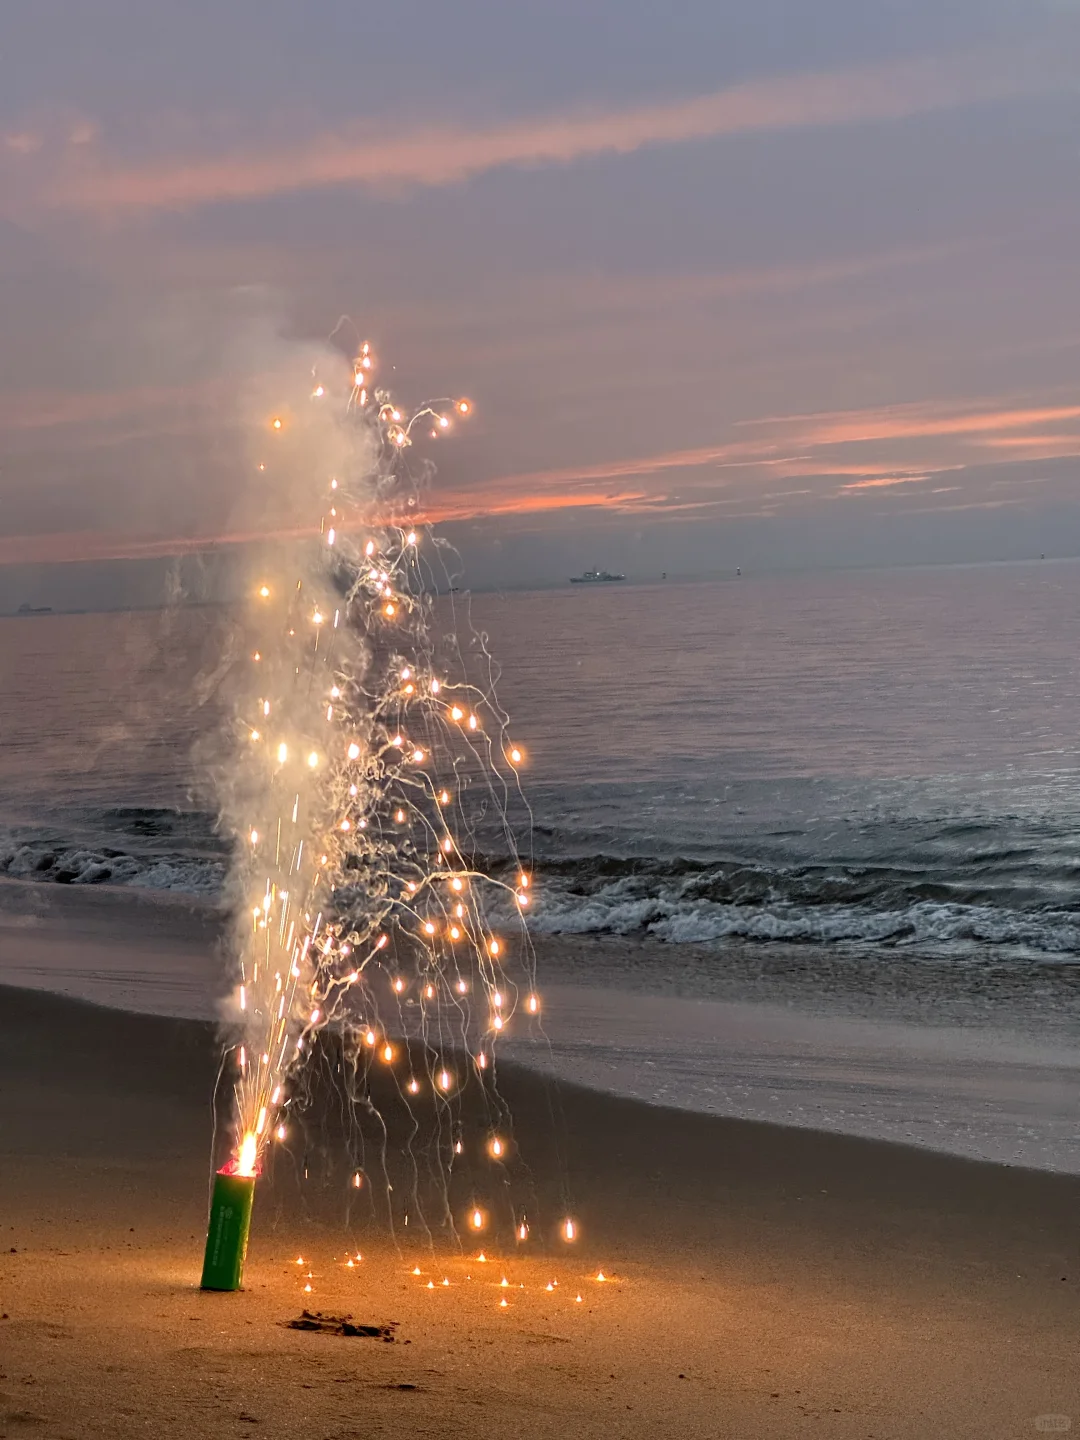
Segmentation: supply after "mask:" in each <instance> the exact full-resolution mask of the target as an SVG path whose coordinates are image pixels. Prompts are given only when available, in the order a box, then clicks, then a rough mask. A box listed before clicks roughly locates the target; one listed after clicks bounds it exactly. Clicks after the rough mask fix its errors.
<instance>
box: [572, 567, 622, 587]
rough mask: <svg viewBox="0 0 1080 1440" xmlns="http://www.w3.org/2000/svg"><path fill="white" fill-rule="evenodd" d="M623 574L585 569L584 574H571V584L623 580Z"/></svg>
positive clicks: (596, 583)
mask: <svg viewBox="0 0 1080 1440" xmlns="http://www.w3.org/2000/svg"><path fill="white" fill-rule="evenodd" d="M625 579H626V576H625V575H612V573H611V571H610V570H586V571H585V574H584V575H571V576H570V584H571V585H601V584H603V583H604V582H605V581H608V580H625Z"/></svg>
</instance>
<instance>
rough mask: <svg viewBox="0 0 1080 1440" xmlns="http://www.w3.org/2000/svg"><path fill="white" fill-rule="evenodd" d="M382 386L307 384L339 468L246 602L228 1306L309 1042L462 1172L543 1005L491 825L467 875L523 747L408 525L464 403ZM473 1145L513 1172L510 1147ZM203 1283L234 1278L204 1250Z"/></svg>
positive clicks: (358, 371)
mask: <svg viewBox="0 0 1080 1440" xmlns="http://www.w3.org/2000/svg"><path fill="white" fill-rule="evenodd" d="M374 372H375V361H374V356H373V355H372V353H371V348H370V346H368V345H364V346H363V347H362V348H361V350H360V352H359V354H358V355H357V357H356V359H355V361H354V363H353V366H352V370H351V374H349V375H348V376H347V384H346V394H345V396H344V398H343V401H342V402H341V403H337V404H335V401H334V399H333V391H334V388H335V386H334V383H333V380H332V378H320V377H318V376H316V378H315V382H314V383H313V387H312V389H311V393H310V397H309V398H308V399H307V400H306V403H307V404H308V405H309V406H311V407H315V408H316V418H315V419H314V420H313V421H309V420H308V419H307V418H306V417H305V418H304V419H303V420H300V421H297V422H296V423H297V425H298V426H299V427H300V428H302V429H304V428H310V424H312V423H314V424H316V425H319V426H325V427H328V428H330V429H332V430H333V431H334V434H335V437H336V442H337V443H336V446H335V453H336V454H338V455H339V456H341V455H343V456H344V457H345V459H344V461H343V463H342V465H341V466H340V467H336V468H335V469H334V471H333V472H332V473H331V472H326V471H320V470H318V469H317V467H316V468H314V469H313V471H312V473H311V475H310V481H309V483H307V484H306V485H305V494H304V497H303V498H304V504H305V505H306V506H307V507H308V508H307V513H306V516H305V519H306V525H305V528H306V529H307V530H309V531H310V532H311V533H312V534H317V536H318V539H317V540H312V541H310V542H304V543H302V544H300V545H299V546H298V547H296V549H295V550H294V551H293V552H292V553H291V554H290V555H289V557H288V559H287V560H286V561H284V562H283V561H281V560H279V561H278V562H276V563H275V564H274V566H273V567H272V568H271V569H270V570H268V571H267V573H266V574H264V575H261V576H259V577H258V578H257V579H256V580H255V582H254V583H253V584H252V585H251V587H250V590H249V594H248V597H247V603H246V607H245V620H244V625H245V635H244V642H245V647H246V655H247V659H246V661H245V665H244V672H243V680H242V682H241V687H240V688H241V695H240V699H239V702H238V716H239V718H238V734H237V736H236V741H237V745H236V751H235V754H234V756H233V758H232V760H231V763H230V766H229V771H228V784H227V786H226V787H224V789H223V794H222V808H223V816H224V823H225V825H226V828H228V829H229V830H231V832H232V834H233V838H234V842H235V844H234V849H235V855H236V860H235V863H234V870H233V875H232V886H233V894H234V896H235V897H236V905H235V914H236V916H237V922H236V926H235V929H234V933H233V936H232V942H233V943H232V949H233V952H234V955H235V962H236V967H237V985H236V991H235V1010H234V1019H235V1022H236V1031H237V1041H236V1044H235V1046H234V1048H233V1051H232V1055H233V1061H234V1065H235V1134H234V1140H233V1147H232V1148H233V1153H232V1156H231V1158H230V1160H229V1162H228V1164H227V1165H226V1166H225V1167H224V1168H223V1170H222V1171H221V1172H219V1174H218V1176H217V1177H216V1183H215V1192H214V1193H215V1205H217V1197H218V1196H219V1188H220V1197H221V1203H222V1205H223V1206H225V1207H226V1208H228V1206H229V1205H230V1204H231V1205H234V1206H235V1204H236V1203H237V1196H238V1195H239V1191H237V1196H234V1195H233V1193H232V1192H233V1190H235V1189H236V1188H237V1186H238V1185H242V1186H244V1187H246V1190H245V1193H246V1196H247V1200H246V1208H245V1209H244V1220H243V1224H242V1226H241V1227H240V1228H241V1229H242V1230H243V1238H242V1240H241V1239H237V1238H236V1237H235V1236H234V1238H233V1241H232V1242H230V1243H232V1251H230V1252H229V1253H230V1254H231V1253H235V1254H237V1255H238V1256H239V1259H238V1260H237V1262H236V1264H235V1265H234V1266H233V1267H232V1269H231V1270H230V1269H227V1268H226V1270H225V1271H224V1278H226V1279H228V1278H230V1277H233V1276H234V1284H233V1286H232V1287H231V1288H235V1286H236V1285H237V1284H239V1278H240V1269H241V1267H242V1260H243V1245H244V1244H246V1226H247V1218H248V1217H250V1211H251V1193H252V1191H253V1188H254V1182H255V1177H256V1176H257V1175H258V1173H259V1171H260V1169H261V1167H262V1164H263V1161H264V1158H265V1154H266V1150H267V1147H268V1146H269V1145H271V1144H272V1143H274V1141H275V1139H277V1140H284V1139H285V1138H286V1137H287V1135H288V1106H289V1104H290V1100H291V1098H292V1097H291V1092H292V1088H293V1081H294V1079H295V1077H296V1075H297V1072H298V1070H299V1067H301V1066H302V1064H303V1061H304V1059H305V1056H306V1054H307V1053H309V1052H310V1049H311V1045H312V1041H313V1039H314V1036H315V1035H316V1033H317V1032H318V1031H320V1030H322V1029H323V1028H324V1027H326V1026H328V1025H332V1026H335V1027H336V1028H338V1029H339V1030H341V1031H342V1033H347V1034H348V1035H350V1036H352V1037H354V1038H355V1044H356V1046H357V1048H358V1051H359V1053H360V1054H361V1055H363V1057H364V1063H365V1064H366V1065H369V1066H370V1065H378V1066H381V1067H384V1069H385V1070H386V1071H387V1072H389V1074H390V1075H391V1076H392V1077H393V1078H394V1079H395V1080H396V1082H397V1085H398V1089H399V1091H400V1093H401V1094H402V1095H403V1097H420V1096H426V1097H427V1099H428V1100H429V1101H431V1102H433V1103H434V1104H436V1105H437V1106H440V1107H443V1108H444V1109H445V1110H446V1111H447V1112H448V1117H447V1118H449V1119H450V1121H451V1123H450V1124H449V1125H448V1126H445V1127H443V1130H444V1131H445V1135H446V1137H447V1138H446V1139H445V1143H444V1144H443V1149H444V1151H445V1154H444V1155H442V1159H443V1161H444V1164H445V1167H446V1169H447V1170H449V1169H450V1167H451V1166H452V1165H453V1163H454V1160H455V1157H456V1156H459V1155H460V1154H461V1153H462V1141H461V1139H460V1137H459V1138H457V1139H453V1138H451V1137H453V1136H455V1134H458V1130H457V1128H456V1127H455V1125H454V1123H453V1114H452V1112H453V1107H455V1106H456V1105H457V1103H458V1097H459V1096H460V1094H461V1092H462V1091H463V1089H464V1088H465V1087H466V1086H467V1085H470V1084H480V1085H493V1083H494V1069H495V1055H496V1047H497V1041H498V1040H499V1039H500V1038H501V1037H502V1036H504V1035H506V1034H507V1033H508V1032H510V1031H511V1030H512V1029H513V1027H514V1025H515V1019H516V1017H517V1016H518V1013H519V1011H520V1012H521V1018H522V1019H528V1018H529V1017H533V1018H535V1017H536V1016H537V1015H538V1013H539V1010H540V1000H539V998H538V996H537V994H536V991H535V977H534V974H533V963H532V956H531V950H530V948H529V943H528V936H527V932H526V930H525V926H524V923H523V914H522V912H523V911H524V909H525V907H526V906H527V905H528V903H529V900H530V890H531V875H530V872H529V868H528V866H527V865H523V864H522V863H521V860H520V857H519V855H518V852H517V849H516V847H515V845H514V841H513V837H512V835H511V834H510V831H509V827H508V826H507V825H506V824H505V823H502V824H501V825H500V827H499V828H500V831H501V843H502V845H503V848H504V849H505V851H506V853H507V854H508V856H509V860H508V862H507V868H506V870H505V873H500V874H499V876H498V877H494V876H492V875H490V874H487V873H485V871H484V870H483V869H482V868H481V867H479V866H478V865H477V864H476V863H475V862H474V859H473V850H474V844H473V842H474V839H475V836H474V831H473V817H474V816H475V815H476V814H477V813H478V808H477V807H478V804H479V805H480V808H482V809H483V810H484V811H485V812H486V813H487V814H488V815H490V814H495V815H496V816H502V817H504V816H505V813H506V805H507V800H508V797H509V796H511V795H512V794H514V793H517V791H518V772H519V771H520V769H521V767H522V765H523V763H524V758H525V752H524V750H523V748H522V747H521V745H520V744H519V743H518V739H517V737H516V736H513V735H511V733H510V730H509V723H508V718H507V716H506V715H505V714H504V713H503V712H502V711H501V710H500V708H499V707H498V704H497V702H496V700H495V696H494V692H493V689H492V687H491V685H490V683H484V682H482V683H479V684H478V683H476V681H475V676H473V677H472V678H470V675H469V673H468V671H467V667H466V666H465V665H464V663H463V662H461V659H460V652H456V651H455V648H454V647H453V646H451V647H450V655H449V659H448V658H447V656H446V654H445V653H444V652H445V650H446V647H445V646H443V647H442V649H440V647H439V646H438V645H436V643H435V640H434V638H433V637H434V633H435V627H434V626H433V624H432V617H433V611H434V607H435V605H436V604H437V600H436V598H435V597H436V594H437V590H438V588H439V587H438V584H437V579H436V572H437V562H436V554H437V551H436V545H435V542H434V540H433V537H431V535H430V534H429V533H427V532H426V531H425V530H424V529H423V527H422V526H421V524H420V523H419V520H418V516H419V514H420V511H419V509H418V483H419V481H420V480H422V479H423V478H425V475H426V473H427V470H428V466H427V462H426V461H423V460H421V462H420V464H419V465H415V464H413V463H412V461H411V454H410V452H413V447H414V445H416V446H417V448H418V449H419V448H420V446H421V445H422V444H427V445H429V444H430V443H431V440H432V439H436V440H437V439H438V438H439V437H440V436H441V435H442V434H443V433H444V432H445V431H447V430H449V429H450V428H451V427H452V425H453V424H454V423H456V422H457V421H460V420H462V419H464V418H465V417H467V416H468V415H469V414H470V412H471V409H472V407H471V405H470V403H469V402H468V401H467V400H462V399H458V400H447V401H442V402H438V403H428V404H425V405H424V406H422V407H421V408H420V409H419V410H417V411H415V412H412V413H409V414H406V412H405V411H403V410H402V409H401V408H400V407H399V406H398V404H397V403H396V402H395V401H394V399H393V398H392V397H391V396H390V394H389V393H387V392H386V391H384V390H382V389H381V388H380V387H379V386H378V385H377V384H376V382H375V379H374ZM291 423H292V422H291V421H290V419H288V418H285V416H284V415H272V416H271V417H270V418H269V420H268V422H267V433H266V442H267V452H268V453H267V458H266V459H265V460H261V461H260V464H259V471H260V473H265V472H271V473H272V469H273V466H274V463H275V459H274V447H275V446H278V445H284V444H287V443H288V441H289V434H290V428H291ZM442 588H443V589H444V591H445V590H447V589H448V588H449V586H448V585H447V584H446V583H444V584H443V587H442ZM455 655H456V663H453V662H455ZM485 674H488V675H489V674H490V670H488V671H486V672H485ZM492 902H494V904H493V903H492ZM492 913H499V914H501V915H503V916H504V917H507V916H508V917H509V919H510V922H511V929H510V934H509V936H507V935H504V934H501V933H500V934H496V933H495V932H494V930H493V927H492V922H491V915H492ZM417 1057H419V1060H418V1059H417ZM480 1148H481V1150H484V1149H486V1151H487V1155H488V1157H489V1158H490V1159H492V1160H494V1161H495V1162H496V1163H497V1164H504V1163H505V1160H506V1156H507V1154H508V1151H509V1140H508V1138H507V1137H505V1136H503V1135H495V1136H491V1137H489V1138H488V1139H487V1140H486V1142H485V1143H484V1144H482V1145H481V1147H480ZM354 1183H355V1184H356V1186H357V1187H359V1185H360V1183H361V1177H360V1174H359V1172H357V1174H356V1175H355V1177H354ZM481 1200H482V1197H477V1198H476V1199H475V1201H474V1202H473V1203H472V1204H471V1205H470V1206H469V1208H468V1210H467V1211H465V1212H464V1213H463V1214H462V1215H461V1216H460V1217H459V1221H460V1223H461V1225H462V1228H463V1229H464V1230H466V1232H468V1231H469V1230H471V1231H473V1232H474V1233H475V1231H476V1230H478V1229H481V1228H483V1226H484V1225H485V1224H486V1218H487V1213H488V1210H487V1207H486V1206H485V1205H484V1204H482V1203H481ZM216 1213H217V1211H216V1210H215V1214H216ZM513 1218H514V1217H512V1219H513ZM221 1233H222V1232H221V1229H220V1227H219V1228H218V1238H217V1241H216V1242H215V1243H216V1244H217V1245H218V1249H219V1251H221V1247H222V1245H224V1243H225V1242H223V1241H222V1240H221ZM231 1233H232V1232H230V1234H231ZM213 1234H214V1232H213V1229H212V1236H211V1238H213ZM228 1248H229V1247H228V1246H227V1245H226V1246H225V1249H226V1250H228ZM223 1253H224V1252H223ZM207 1266H208V1271H207V1273H212V1274H214V1275H216V1276H217V1279H219V1280H220V1279H221V1278H222V1273H223V1272H222V1267H221V1265H220V1264H218V1265H217V1266H216V1267H215V1266H212V1265H211V1263H210V1243H209V1241H208V1248H207ZM206 1283H207V1280H206V1275H205V1274H204V1284H206ZM221 1288H230V1287H221Z"/></svg>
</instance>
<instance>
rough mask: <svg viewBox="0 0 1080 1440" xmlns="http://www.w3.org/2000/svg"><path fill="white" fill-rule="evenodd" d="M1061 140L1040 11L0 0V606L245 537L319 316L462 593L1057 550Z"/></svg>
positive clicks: (1076, 12)
mask: <svg viewBox="0 0 1080 1440" xmlns="http://www.w3.org/2000/svg"><path fill="white" fill-rule="evenodd" d="M1078 121H1080V0H1077V3H1074V0H816V3H815V4H814V5H812V6H810V5H807V4H806V0H674V3H672V4H671V5H669V6H667V7H660V6H653V5H650V6H645V5H640V4H638V3H637V0H574V3H570V0H544V3H542V4H541V3H538V0H518V3H515V4H510V5H508V4H506V3H496V0H464V3H461V4H458V5H455V6H453V7H448V6H445V5H440V4H436V3H434V0H399V3H398V4H396V5H394V6H388V7H377V6H375V5H370V4H366V3H362V0H348V3H346V0H324V3H323V4H321V5H320V6H318V7H313V6H311V5H309V4H304V3H300V0H225V3H222V0H184V3H183V4H180V3H172V4H165V3H162V0H63V3H62V0H34V3H33V4H31V5H23V6H5V7H3V10H2V13H0V329H2V334H3V344H2V345H0V505H2V514H3V522H2V524H0V608H10V605H11V604H13V603H17V601H18V599H20V598H22V597H24V596H25V597H26V598H29V599H30V600H31V601H33V602H34V603H51V601H52V600H53V599H55V598H59V599H60V600H61V601H62V603H75V602H76V600H77V599H78V598H79V597H82V598H83V599H85V600H87V601H88V603H93V602H94V601H100V602H101V603H123V602H124V601H125V600H126V601H130V602H131V603H136V602H138V603H143V602H146V603H150V602H151V601H152V598H153V595H154V593H155V589H156V588H160V585H161V584H162V576H163V575H165V574H166V573H171V574H174V575H175V573H176V570H175V562H174V559H173V557H176V556H187V557H190V556H191V555H192V554H193V553H197V552H200V551H202V550H203V549H205V548H206V547H208V546H215V547H218V551H219V552H220V550H221V549H222V548H224V550H226V551H227V550H228V547H229V546H230V545H231V544H234V543H236V540H237V536H239V535H243V534H245V533H248V532H249V531H256V530H258V528H259V526H260V525H264V524H265V525H269V524H270V523H271V520H270V517H269V515H259V514H254V515H249V516H248V518H247V520H246V521H245V522H244V523H239V522H238V519H237V504H238V497H239V496H240V495H241V494H243V495H246V496H250V468H251V466H250V457H251V454H252V449H251V445H252V437H251V430H252V427H253V426H254V427H256V428H257V426H258V425H259V424H260V423H261V417H259V416H257V415H256V414H255V413H254V411H253V405H252V397H253V396H259V397H260V399H261V398H263V397H267V396H269V395H271V394H272V386H273V383H275V377H279V376H282V375H284V374H285V373H286V371H287V368H288V367H285V368H283V367H282V360H283V357H288V356H289V355H291V354H293V353H296V354H306V353H308V347H311V346H313V345H317V344H321V343H322V342H324V341H325V340H326V337H328V336H329V335H330V334H331V332H334V331H335V329H336V333H337V335H338V336H339V337H341V336H351V335H354V334H355V335H357V336H361V335H362V336H363V337H365V338H368V339H370V340H371V341H372V343H373V345H374V346H375V350H376V353H377V354H378V356H379V357H380V364H381V366H382V373H383V375H384V376H387V377H389V379H390V383H391V384H392V385H393V386H394V388H395V390H396V391H397V393H399V394H400V395H401V397H402V398H403V399H404V400H407V401H408V400H415V401H419V400H422V399H424V398H426V397H427V396H429V395H440V396H441V395H467V396H468V397H469V398H470V400H471V401H472V402H473V404H474V407H475V412H474V415H473V416H472V418H471V420H470V422H469V423H468V424H467V425H466V426H463V427H457V429H458V431H459V433H457V434H455V435H452V436H450V437H447V439H446V440H440V442H439V453H438V456H437V459H438V466H439V469H438V474H437V477H436V478H435V480H434V481H433V483H432V486H431V489H430V492H429V494H428V496H427V500H426V506H427V514H428V516H429V517H430V518H431V519H432V520H433V521H437V522H438V523H439V525H440V527H441V528H442V529H443V531H444V532H445V533H446V534H448V535H449V536H450V537H451V538H452V539H453V541H454V542H455V544H457V546H458V547H459V549H460V550H461V552H462V555H463V557H464V561H465V566H466V575H467V578H468V581H469V582H470V583H472V584H474V585H490V584H494V585H505V584H522V583H531V582H537V583H545V582H547V583H550V582H552V581H560V580H565V577H566V576H567V575H569V574H571V573H576V572H578V571H580V570H581V569H582V568H585V567H587V566H593V565H596V566H600V567H606V568H609V569H614V568H617V569H621V570H625V571H626V572H627V573H628V574H631V575H634V576H642V577H647V576H651V575H657V574H659V573H660V572H661V571H667V572H669V573H670V574H673V575H674V574H707V573H711V572H715V571H722V570H724V569H726V568H730V567H732V566H735V565H741V566H743V567H744V568H750V567H757V568H790V567H802V566H811V567H812V566H818V565H867V564H870V565H873V564H895V563H924V562H937V561H969V560H980V559H998V558H1022V557H1025V556H1031V555H1037V554H1039V553H1046V554H1050V555H1055V556H1056V555H1076V554H1080V504H1078V499H1080V494H1078V487H1077V476H1078V457H1080V385H1078V383H1077V382H1078V380H1080V285H1078V284H1077V261H1076V258H1075V257H1076V256H1077V255H1078V254H1080V186H1078V185H1077V171H1078V166H1080V142H1078V136H1080V125H1078ZM341 317H349V321H348V323H347V324H346V325H344V326H342V327H340V328H337V327H339V321H340V320H341ZM342 363H344V357H343V361H342ZM288 398H289V397H288V396H286V395H283V397H282V402H281V403H282V404H287V403H288ZM245 503H246V502H245ZM184 563H185V564H190V563H191V561H190V560H186V561H185V562H184Z"/></svg>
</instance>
